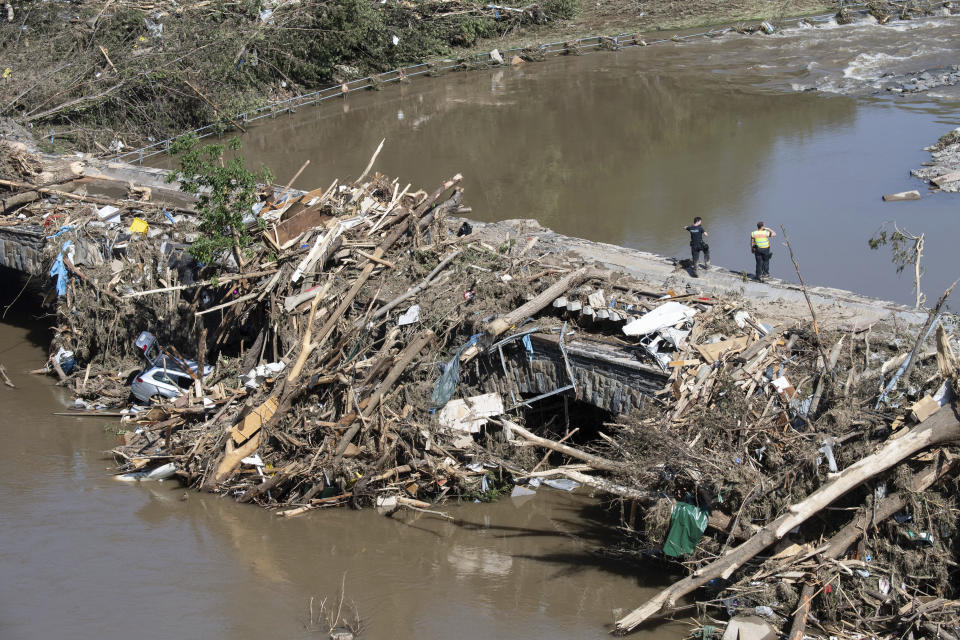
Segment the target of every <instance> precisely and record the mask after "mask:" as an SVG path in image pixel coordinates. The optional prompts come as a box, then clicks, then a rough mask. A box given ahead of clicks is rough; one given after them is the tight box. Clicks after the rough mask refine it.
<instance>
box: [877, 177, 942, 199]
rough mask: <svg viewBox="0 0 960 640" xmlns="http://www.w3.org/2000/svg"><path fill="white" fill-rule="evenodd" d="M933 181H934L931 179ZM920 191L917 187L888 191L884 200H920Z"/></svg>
mask: <svg viewBox="0 0 960 640" xmlns="http://www.w3.org/2000/svg"><path fill="white" fill-rule="evenodd" d="M931 182H932V181H931ZM919 199H920V192H919V191H917V190H916V189H914V190H912V191H900V192H898V193H888V194H886V195H885V196H883V201H884V202H906V201H907V200H919Z"/></svg>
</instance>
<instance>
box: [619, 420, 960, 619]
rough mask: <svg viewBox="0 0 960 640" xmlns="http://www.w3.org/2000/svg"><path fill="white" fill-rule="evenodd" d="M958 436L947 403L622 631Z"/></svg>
mask: <svg viewBox="0 0 960 640" xmlns="http://www.w3.org/2000/svg"><path fill="white" fill-rule="evenodd" d="M957 439H960V420H958V416H957V412H956V407H954V406H953V405H951V406H948V407H944V408H943V409H941V410H940V411H938V412H937V413H936V414H935V415H934V416H933V417H932V418H930V419H929V420H927V421H926V422H925V423H923V424H922V425H919V426H917V427H915V428H914V429H912V430H911V431H910V432H909V433H907V434H906V435H904V436H903V437H901V438H898V439H896V440H892V441H888V442H887V443H886V444H885V445H884V446H883V447H882V448H881V449H880V450H879V451H877V452H876V453H874V454H872V455H869V456H867V457H865V458H862V459H861V460H859V461H858V462H856V463H854V464H852V465H850V466H849V467H847V468H846V469H844V470H843V471H841V472H840V473H838V474H837V475H836V476H834V478H833V479H832V480H831V481H830V482H828V483H826V484H824V485H823V486H822V487H820V488H819V489H818V490H816V491H814V492H813V493H812V494H810V495H809V496H807V498H806V499H804V500H802V501H800V502H799V503H797V504H794V505H792V506H791V507H790V508H789V509H788V510H787V511H786V513H784V514H783V515H781V516H780V517H778V518H777V519H776V520H774V521H773V522H771V523H770V524H768V525H767V526H765V527H764V528H763V529H761V530H760V532H759V533H758V534H757V535H755V536H753V537H752V538H750V539H749V540H747V541H746V542H744V543H743V544H741V545H739V546H738V547H736V548H734V549H732V550H731V551H729V552H728V553H726V554H724V555H723V556H721V557H720V558H718V559H717V560H715V561H714V562H711V563H710V564H708V565H706V566H704V567H701V568H700V569H698V570H697V571H696V572H695V573H693V574H692V575H690V576H687V577H686V578H684V579H683V580H680V581H679V582H676V583H674V584H673V585H671V586H669V587H668V588H666V589H664V590H663V591H661V592H660V593H658V594H657V595H656V596H654V597H653V598H651V599H650V600H649V601H647V602H646V603H645V604H643V605H642V606H640V607H638V608H636V609H634V610H633V611H631V612H630V613H629V614H627V615H626V616H624V617H623V618H621V619H620V620H617V622H616V630H617V631H620V632H627V631H631V630H633V629H635V628H637V627H638V626H639V625H641V624H643V622H645V621H646V620H648V619H649V618H651V617H653V616H655V615H658V614H660V613H661V612H667V611H670V610H672V609H674V608H675V607H676V601H677V599H678V598H682V597H683V596H685V595H686V594H688V593H690V592H692V591H694V590H695V589H697V588H698V587H700V586H702V585H704V584H706V583H707V582H709V581H710V580H712V579H714V578H723V579H727V578H729V577H730V576H731V575H733V573H734V571H736V570H737V569H738V568H740V567H741V566H743V564H744V563H745V562H747V561H748V560H750V559H751V558H753V557H754V556H756V555H757V554H758V553H760V552H761V551H763V550H764V549H766V548H767V547H769V546H770V545H772V544H773V543H775V542H776V541H777V540H780V539H781V538H782V537H783V536H784V535H786V534H787V532H789V531H790V530H791V529H793V528H794V527H796V526H798V525H800V524H803V523H804V522H806V521H807V520H808V519H809V518H811V517H813V516H814V515H816V514H817V513H819V512H820V511H821V510H822V509H824V508H825V507H827V506H828V505H830V504H831V503H832V502H833V501H834V500H836V499H837V498H839V497H841V496H843V495H844V494H846V493H847V492H848V491H850V490H851V489H853V488H854V487H856V486H858V485H860V484H861V483H863V482H864V481H866V480H869V479H870V478H872V477H874V476H876V475H877V474H879V473H882V472H884V471H886V470H887V469H889V468H891V467H893V466H894V465H896V464H897V463H898V462H900V461H901V460H903V459H905V458H907V457H909V456H911V455H913V454H914V453H916V452H917V451H920V450H922V449H925V448H926V447H929V446H933V445H935V444H940V443H943V442H949V441H952V440H957Z"/></svg>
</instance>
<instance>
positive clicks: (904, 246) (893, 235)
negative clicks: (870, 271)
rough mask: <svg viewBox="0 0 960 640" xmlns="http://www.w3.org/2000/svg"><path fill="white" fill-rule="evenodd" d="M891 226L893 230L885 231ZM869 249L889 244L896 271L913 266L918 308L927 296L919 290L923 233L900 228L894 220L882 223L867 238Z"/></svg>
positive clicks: (923, 270) (922, 272)
mask: <svg viewBox="0 0 960 640" xmlns="http://www.w3.org/2000/svg"><path fill="white" fill-rule="evenodd" d="M888 224H890V225H892V226H893V231H891V232H890V233H889V234H888V233H887V225H888ZM867 242H868V243H869V244H870V248H871V249H879V248H880V247H883V246H886V245H888V244H889V245H890V250H891V251H892V252H893V257H892V260H893V264H894V265H896V267H897V273H898V274H900V273H903V270H904V269H905V268H906V267H907V266H908V265H911V266H913V291H914V293H915V294H916V303H915V306H916V307H917V308H919V307H920V306H921V305H922V304H923V303H924V301H926V299H927V297H926V296H925V295H924V294H923V293H922V292H921V291H920V276H922V275H923V274H924V272H925V269H923V268H922V267H921V266H920V259H921V258H922V257H923V234H922V233H921V234H920V235H914V234H912V233H910V232H909V231H907V230H906V229H901V228H900V227H898V226H897V223H896V222H890V223H887V222H885V223H883V225H882V226H881V227H880V228H879V229H878V230H877V233H876V234H874V236H873V237H872V238H870V239H869V240H867Z"/></svg>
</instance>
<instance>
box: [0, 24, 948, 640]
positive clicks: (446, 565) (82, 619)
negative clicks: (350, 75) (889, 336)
mask: <svg viewBox="0 0 960 640" xmlns="http://www.w3.org/2000/svg"><path fill="white" fill-rule="evenodd" d="M958 27H960V21H958V19H957V18H952V19H948V18H936V19H927V20H922V21H915V22H911V23H906V24H902V25H898V26H895V27H885V28H880V27H876V26H866V25H864V26H853V27H844V28H839V27H830V26H828V27H825V28H818V29H801V28H797V29H793V30H790V31H788V32H787V33H785V34H780V35H777V36H773V37H762V36H753V37H747V36H739V35H730V36H724V37H722V38H718V39H715V40H713V41H704V40H701V41H690V42H686V43H682V44H674V43H671V44H668V45H662V46H657V47H647V48H638V49H632V50H627V51H621V52H619V53H598V54H592V55H586V56H582V57H570V58H563V59H554V60H550V61H548V62H546V63H543V64H536V65H533V64H528V65H523V66H521V67H519V68H516V69H514V68H510V69H498V70H491V71H482V72H476V73H467V74H454V75H449V76H447V77H443V78H431V79H421V80H416V81H414V82H412V83H410V84H408V85H403V86H388V87H386V88H385V89H384V90H383V91H382V92H378V93H373V92H370V93H359V94H355V95H352V96H350V97H349V98H348V99H346V100H344V101H339V102H336V103H335V104H331V103H329V102H328V103H326V104H324V105H322V106H321V107H319V108H316V109H305V110H303V111H301V112H300V113H297V114H294V115H292V116H284V117H280V118H278V119H276V120H273V121H270V122H268V123H265V124H263V125H262V126H257V127H255V128H253V129H252V130H251V132H250V134H248V135H247V136H246V139H245V145H246V153H247V154H249V155H250V157H252V158H256V159H258V160H262V161H263V162H265V163H267V164H268V165H270V166H271V167H272V168H273V169H274V171H275V172H276V174H277V175H278V180H283V179H284V178H288V177H289V176H290V175H292V174H293V172H294V171H295V170H296V169H297V168H298V167H299V166H300V164H301V163H302V162H303V161H304V160H306V159H310V160H311V165H310V166H309V168H308V169H307V171H306V172H305V173H304V175H303V177H302V178H301V179H300V180H299V182H298V185H299V186H311V187H312V186H316V185H320V184H322V185H326V184H329V182H330V181H331V180H332V179H333V178H334V177H336V176H350V175H356V174H357V173H359V171H360V170H361V169H362V167H363V166H364V165H365V164H366V161H367V159H368V158H369V155H370V153H371V152H372V150H373V149H374V148H375V147H376V145H377V143H378V142H379V140H380V138H383V137H386V138H387V140H388V143H387V145H386V147H385V149H384V152H383V154H382V156H381V158H380V161H379V164H378V166H377V168H378V169H379V170H381V171H383V172H385V173H387V174H389V175H392V176H398V177H400V178H401V179H402V180H403V181H404V184H405V183H406V182H411V183H413V184H414V185H416V186H424V187H427V188H429V187H431V186H432V185H434V184H436V183H438V182H439V181H440V180H441V179H442V178H445V177H447V176H448V175H450V174H453V173H456V172H461V173H463V174H464V176H465V185H466V187H467V200H468V202H469V204H470V205H472V207H473V210H474V213H473V215H474V216H475V217H477V218H482V219H486V220H494V219H505V218H521V217H522V218H538V219H539V220H541V222H542V223H543V224H545V225H547V226H550V227H553V228H554V229H556V230H558V231H560V232H563V233H567V234H571V235H577V236H582V237H587V238H591V239H595V240H602V241H608V242H617V243H621V244H626V245H630V246H634V247H638V248H642V249H647V250H652V251H656V252H660V253H664V254H667V255H681V254H683V253H684V252H685V248H686V242H687V239H686V237H685V233H684V232H683V231H682V230H681V226H682V225H684V224H687V223H688V220H689V219H690V218H692V217H693V216H694V215H701V216H703V217H704V218H705V220H706V226H707V229H708V230H709V231H710V234H711V235H710V238H709V240H710V244H711V246H712V248H713V254H714V262H715V263H717V264H720V265H722V266H725V267H727V268H731V269H735V270H739V269H740V268H747V269H748V268H749V267H750V261H749V254H748V252H747V240H746V234H747V232H748V231H749V229H750V227H751V225H752V224H753V223H754V222H755V221H756V220H757V219H764V220H765V221H766V222H768V224H770V225H771V226H775V227H776V228H779V225H780V224H781V223H782V224H786V225H787V226H788V229H789V231H790V233H791V236H792V239H793V242H794V243H795V245H796V246H797V250H798V253H799V257H800V260H801V262H802V264H803V266H804V269H805V271H806V273H805V276H806V277H807V278H808V279H809V280H810V281H812V282H816V283H820V284H831V285H834V286H839V287H844V288H850V289H854V290H858V291H861V292H864V293H868V294H873V295H878V296H883V297H886V298H896V299H900V300H909V299H910V283H909V282H908V281H906V280H897V279H895V277H894V275H893V268H892V267H891V266H890V264H889V260H888V257H887V256H886V255H879V254H877V253H871V252H870V251H869V250H868V249H867V245H866V241H867V237H868V236H869V235H870V234H871V233H872V232H873V231H874V230H875V229H876V228H877V226H878V225H879V224H880V223H882V222H883V221H884V220H890V219H894V218H896V219H897V220H899V221H900V222H902V223H903V224H905V225H906V226H907V227H908V228H909V229H910V230H911V231H915V232H925V233H926V234H927V253H928V255H929V258H928V261H927V269H928V272H927V276H926V278H927V282H928V283H929V285H928V286H929V287H930V289H931V290H935V291H939V290H940V289H941V288H942V285H944V284H945V283H946V282H947V281H948V280H952V279H953V278H954V277H955V276H956V266H955V265H956V263H954V262H953V260H952V258H953V255H954V244H955V239H956V235H957V234H956V231H957V229H958V224H957V222H956V220H955V216H956V215H957V214H958V213H960V211H958V207H960V200H958V199H957V196H949V195H946V194H937V195H932V196H929V197H925V198H924V199H923V200H921V201H919V202H911V203H903V204H889V205H885V204H883V203H881V201H880V195H881V194H883V193H889V192H892V191H901V190H905V189H911V188H920V189H921V190H923V189H924V187H923V185H922V184H921V183H919V182H918V181H915V180H913V179H911V178H910V177H909V176H908V170H909V169H910V168H912V167H916V166H919V165H920V163H921V162H923V161H924V160H926V159H927V155H926V154H925V153H924V152H923V151H922V150H921V147H922V146H924V145H925V144H929V143H931V142H933V141H934V140H936V138H937V137H938V136H939V135H941V134H942V133H944V132H945V131H946V130H947V129H949V128H952V127H955V126H958V125H960V107H958V104H960V103H958V102H956V101H955V100H954V99H953V98H954V96H953V95H951V93H950V92H949V91H946V90H944V91H941V92H939V93H931V94H927V95H925V96H922V97H919V98H912V99H904V98H893V97H890V96H888V95H881V96H873V95H871V91H872V90H873V87H874V86H875V85H876V83H877V82H878V80H879V79H880V77H881V75H882V74H883V73H884V72H888V71H893V72H906V71H918V70H922V69H926V68H934V67H939V66H944V65H947V64H954V63H956V62H958V56H957V53H958V52H960V38H958V37H957V32H958ZM811 87H814V88H817V89H819V90H818V91H803V89H806V88H811ZM784 254H785V251H783V250H777V255H776V256H775V257H774V263H773V274H774V275H776V276H782V277H789V276H790V270H789V263H788V261H787V260H786V257H785V255H784ZM15 288H16V287H8V286H5V287H4V290H3V291H0V312H2V310H3V307H4V306H6V305H7V304H8V303H9V301H10V300H12V299H13V297H14V296H15V295H16V293H17V292H16V291H15V290H12V289H15ZM40 314H41V312H40V310H39V309H38V308H37V307H36V306H35V304H34V303H32V302H30V301H29V300H24V299H21V300H20V301H19V302H18V303H17V304H16V305H14V306H13V308H12V309H10V310H9V312H8V313H7V314H6V316H5V317H4V319H3V320H2V324H0V363H2V364H4V365H5V366H6V368H7V370H8V371H9V372H10V375H11V377H12V378H13V380H14V382H15V383H16V384H17V385H18V388H17V389H15V390H12V389H7V388H6V387H0V469H2V474H0V540H2V543H0V576H2V578H0V638H4V639H22V638H52V637H63V636H66V635H69V636H72V637H78V638H102V639H106V638H129V637H137V638H169V637H185V638H200V637H203V638H228V637H229V638H240V639H243V638H262V637H270V638H310V637H323V635H324V634H322V633H321V631H322V630H323V629H318V628H313V629H311V628H309V626H308V625H307V617H308V607H309V603H310V598H311V596H313V597H316V600H315V603H314V604H315V608H318V607H319V602H320V600H321V599H323V598H324V597H326V598H328V599H333V598H336V597H337V594H338V593H339V591H340V588H341V584H345V591H346V595H347V601H348V602H349V601H353V602H355V603H356V607H357V609H358V610H359V613H360V616H361V618H362V620H363V623H364V626H365V637H368V638H408V637H417V638H429V639H434V638H436V639H447V638H452V637H456V638H461V639H468V638H493V637H510V638H543V637H550V638H590V637H595V638H599V637H603V636H604V633H605V626H606V625H608V624H609V623H610V622H611V621H612V619H613V614H612V610H613V609H615V608H620V607H631V606H635V605H637V604H639V603H640V602H642V601H643V599H644V598H645V597H647V595H648V594H651V593H652V591H653V590H654V589H655V588H656V587H657V585H658V584H660V583H662V582H663V581H665V580H666V579H667V577H666V576H664V575H660V572H657V571H655V570H651V569H645V570H643V571H641V570H639V569H638V567H637V566H636V565H633V564H630V563H627V562H624V561H620V560H613V559H609V558H608V557H603V556H601V555H598V553H597V550H598V549H599V548H601V547H603V546H605V545H608V544H615V539H613V538H611V532H613V530H612V529H611V528H610V527H609V525H610V524H612V521H611V520H609V519H608V518H607V516H606V514H605V512H604V510H603V508H602V505H600V504H599V503H598V502H596V501H594V500H592V499H591V498H589V497H587V496H579V495H572V494H567V493H562V492H555V491H549V490H544V491H541V492H540V493H539V494H538V495H537V496H536V497H534V498H532V499H529V500H528V501H526V502H522V503H518V502H516V501H515V500H513V499H510V498H506V499H503V500H501V501H499V502H497V503H494V504H463V505H450V506H449V507H445V508H446V510H447V511H448V512H449V513H450V514H451V515H453V516H454V517H455V518H456V520H455V521H452V522H451V521H445V520H441V519H438V518H436V517H431V516H426V515H422V516H420V517H416V518H410V517H407V518H404V519H388V518H385V517H383V516H380V515H378V514H377V513H375V512H374V511H372V510H366V511H362V512H353V511H349V510H344V509H341V510H329V511H323V512H317V513H313V514H309V515H308V516H305V517H302V518H299V519H293V520H281V519H278V518H276V517H274V516H272V515H271V514H270V513H267V512H264V511H261V510H259V509H256V508H253V507H242V506H238V505H236V504H233V503H232V502H231V501H228V500H224V499H220V498H217V497H214V496H208V495H201V494H197V493H193V492H189V493H186V492H185V491H184V490H183V489H182V488H179V487H178V486H176V485H175V484H173V483H163V484H151V485H147V484H142V485H139V486H131V485H123V484H120V483H118V482H115V481H113V480H112V479H111V478H110V475H109V471H108V467H109V466H110V465H111V463H112V460H111V459H110V457H109V456H108V455H106V454H105V453H104V451H106V450H109V449H110V448H111V446H113V443H114V442H115V441H116V436H115V435H114V434H113V433H111V429H115V428H116V425H107V424H104V421H103V420H102V419H100V420H98V419H78V418H67V417H57V416H53V415H51V414H52V412H53V411H55V410H57V409H58V408H60V407H62V406H64V404H65V403H66V402H68V401H69V398H68V397H66V396H65V395H64V394H63V392H62V391H61V390H60V389H59V388H57V387H54V386H52V384H51V383H50V382H49V381H48V380H46V379H43V378H40V377H37V376H30V375H28V374H27V371H29V370H30V369H33V368H36V367H38V366H40V365H41V363H42V361H43V360H44V357H45V346H46V344H47V341H48V338H49V336H48V333H47V329H46V324H45V322H44V320H43V319H42V318H41V317H40ZM614 524H615V523H614ZM686 628H687V626H686V625H683V624H680V623H676V624H674V625H665V626H660V627H656V628H653V629H650V630H647V631H642V632H641V633H640V634H639V637H651V638H669V637H679V636H680V635H681V634H682V633H683V632H684V630H685V629H686Z"/></svg>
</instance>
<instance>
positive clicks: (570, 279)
mask: <svg viewBox="0 0 960 640" xmlns="http://www.w3.org/2000/svg"><path fill="white" fill-rule="evenodd" d="M589 277H590V270H589V269H588V268H587V267H580V268H579V269H577V270H576V271H572V272H570V273H568V274H567V275H565V276H564V277H562V278H560V279H559V280H557V281H556V282H554V283H553V284H552V285H550V286H549V287H547V289H546V291H544V292H543V293H541V294H539V295H538V296H536V297H535V298H534V299H533V300H530V301H529V302H527V303H526V304H524V305H523V306H521V307H519V308H517V309H515V310H513V311H511V312H510V313H507V314H505V315H502V316H500V317H499V318H496V319H495V320H493V321H492V322H491V323H490V324H488V325H487V327H486V332H487V335H489V336H490V337H491V338H496V337H497V336H499V335H500V334H501V333H504V332H505V331H507V330H509V329H510V327H512V326H514V325H516V324H518V323H519V322H522V321H523V320H525V319H526V318H528V317H530V316H532V315H533V314H535V313H537V312H538V311H541V310H542V309H544V308H545V307H546V306H548V305H550V304H552V303H553V301H554V300H556V299H557V298H558V297H560V295H562V294H563V293H565V292H567V291H568V290H569V289H571V288H572V287H576V286H577V285H579V284H581V283H583V282H584V281H585V280H587V279H588V278H589Z"/></svg>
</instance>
